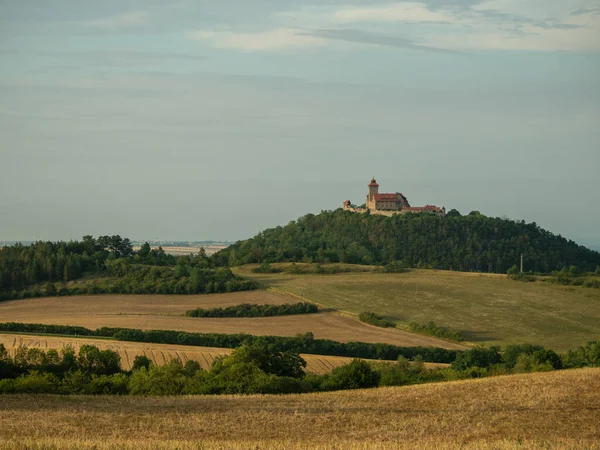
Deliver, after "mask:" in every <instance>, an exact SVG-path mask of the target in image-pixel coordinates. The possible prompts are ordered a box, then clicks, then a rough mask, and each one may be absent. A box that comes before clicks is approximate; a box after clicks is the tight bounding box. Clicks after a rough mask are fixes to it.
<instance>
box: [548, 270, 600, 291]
mask: <svg viewBox="0 0 600 450" xmlns="http://www.w3.org/2000/svg"><path fill="white" fill-rule="evenodd" d="M548 282H550V283H556V284H562V285H567V286H568V285H572V286H583V287H587V288H596V289H598V288H600V277H599V276H598V268H596V271H595V272H593V273H591V272H589V273H584V272H581V270H580V269H579V268H578V267H577V266H571V267H569V268H567V267H563V268H562V269H561V270H555V271H553V272H552V276H551V277H550V278H549V279H548Z"/></svg>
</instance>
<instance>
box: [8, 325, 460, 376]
mask: <svg viewBox="0 0 600 450" xmlns="http://www.w3.org/2000/svg"><path fill="white" fill-rule="evenodd" d="M0 344H4V346H5V347H6V348H7V349H8V351H9V352H11V353H12V352H14V350H15V349H16V348H17V347H19V346H21V345H24V346H27V347H30V348H32V347H35V348H41V349H42V350H49V349H52V348H53V349H56V350H60V349H62V348H63V347H65V346H67V345H71V346H72V347H73V348H74V349H75V351H79V347H81V346H82V345H84V344H90V345H95V346H96V347H98V348H99V349H101V350H113V351H115V352H117V353H118V354H119V355H120V356H121V367H122V368H123V369H125V370H130V369H131V366H132V364H133V361H134V359H135V357H136V356H138V355H146V356H147V357H148V358H150V359H151V360H152V361H154V362H155V363H156V364H159V365H162V364H166V363H168V362H169V361H171V360H172V359H179V360H180V361H182V362H183V363H185V362H186V361H188V360H190V359H192V360H194V361H198V362H199V363H200V366H201V367H202V368H203V369H205V370H208V369H209V368H210V366H211V364H212V362H213V361H214V360H215V358H216V357H218V356H221V355H228V354H229V353H231V350H230V349H226V348H213V347H194V346H189V345H170V344H148V343H144V342H123V341H112V340H107V339H87V338H69V337H58V336H57V337H55V336H33V335H27V334H25V335H19V334H0ZM302 357H303V358H304V359H305V360H306V370H307V371H308V372H313V373H317V374H323V373H328V372H331V371H332V370H333V369H335V368H336V367H339V366H343V365H344V364H348V363H349V362H350V361H351V360H352V358H345V357H342V356H323V355H307V354H303V355H302ZM447 365H448V364H434V363H427V364H426V366H427V367H444V366H447Z"/></svg>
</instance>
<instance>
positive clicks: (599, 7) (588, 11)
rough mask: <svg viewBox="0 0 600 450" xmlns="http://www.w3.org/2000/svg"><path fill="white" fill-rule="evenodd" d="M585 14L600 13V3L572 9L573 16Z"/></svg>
mask: <svg viewBox="0 0 600 450" xmlns="http://www.w3.org/2000/svg"><path fill="white" fill-rule="evenodd" d="M583 14H600V5H591V6H588V7H586V8H579V9H576V10H575V11H571V15H572V16H581V15H583Z"/></svg>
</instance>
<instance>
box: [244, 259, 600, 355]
mask: <svg viewBox="0 0 600 450" xmlns="http://www.w3.org/2000/svg"><path fill="white" fill-rule="evenodd" d="M286 266H288V265H287V264H275V265H274V267H280V268H281V267H286ZM253 267H256V266H243V267H239V268H237V269H236V270H235V271H236V272H237V273H238V274H240V275H243V276H245V277H248V278H252V279H255V280H257V281H259V282H260V283H262V284H263V285H267V286H270V287H272V288H275V289H278V290H282V291H286V292H289V293H291V294H294V295H297V296H300V297H305V298H306V299H307V300H309V301H313V302H316V303H319V304H321V305H324V306H326V307H330V308H334V309H336V310H340V311H346V312H349V313H352V314H358V313H360V312H362V311H374V312H376V313H378V314H381V315H383V316H384V317H385V318H387V319H390V320H392V321H394V322H395V323H396V324H397V325H398V327H399V328H406V327H407V324H408V323H409V322H411V321H414V322H419V323H426V322H428V321H430V320H433V321H434V322H436V323H437V324H438V325H442V326H446V327H448V328H451V329H453V330H458V331H461V332H462V333H463V336H464V338H465V340H466V341H468V342H474V343H480V344H484V345H506V344H510V343H523V342H529V343H535V344H541V345H544V346H547V347H550V348H553V349H555V350H558V351H565V350H568V349H575V348H576V347H578V346H579V345H582V344H584V343H586V342H587V341H588V340H592V339H596V338H597V337H599V336H600V290H599V289H590V288H583V287H573V286H561V285H554V284H550V283H545V282H542V281H537V282H535V283H527V282H520V281H513V280H510V279H508V278H507V277H506V276H505V275H493V274H478V273H464V272H450V271H441V270H411V271H410V272H407V273H399V274H386V273H365V272H358V271H357V272H351V273H339V274H335V275H316V274H301V275H296V274H290V273H268V274H257V273H253V272H252V270H251V269H252V268H253Z"/></svg>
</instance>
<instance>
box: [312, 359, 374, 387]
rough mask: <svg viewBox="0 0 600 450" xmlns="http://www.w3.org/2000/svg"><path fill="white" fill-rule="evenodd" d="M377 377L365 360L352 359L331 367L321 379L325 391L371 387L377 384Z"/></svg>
mask: <svg viewBox="0 0 600 450" xmlns="http://www.w3.org/2000/svg"><path fill="white" fill-rule="evenodd" d="M379 377H380V375H379V373H377V372H376V371H374V370H373V369H372V368H371V366H370V365H369V364H368V363H367V362H365V361H362V360H360V359H354V360H352V362H351V363H350V364H346V365H345V366H341V367H336V368H335V369H333V370H332V372H331V374H330V375H329V376H328V377H325V379H324V380H323V383H322V388H323V390H326V391H336V390H340V389H364V388H371V387H376V386H378V385H379Z"/></svg>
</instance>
